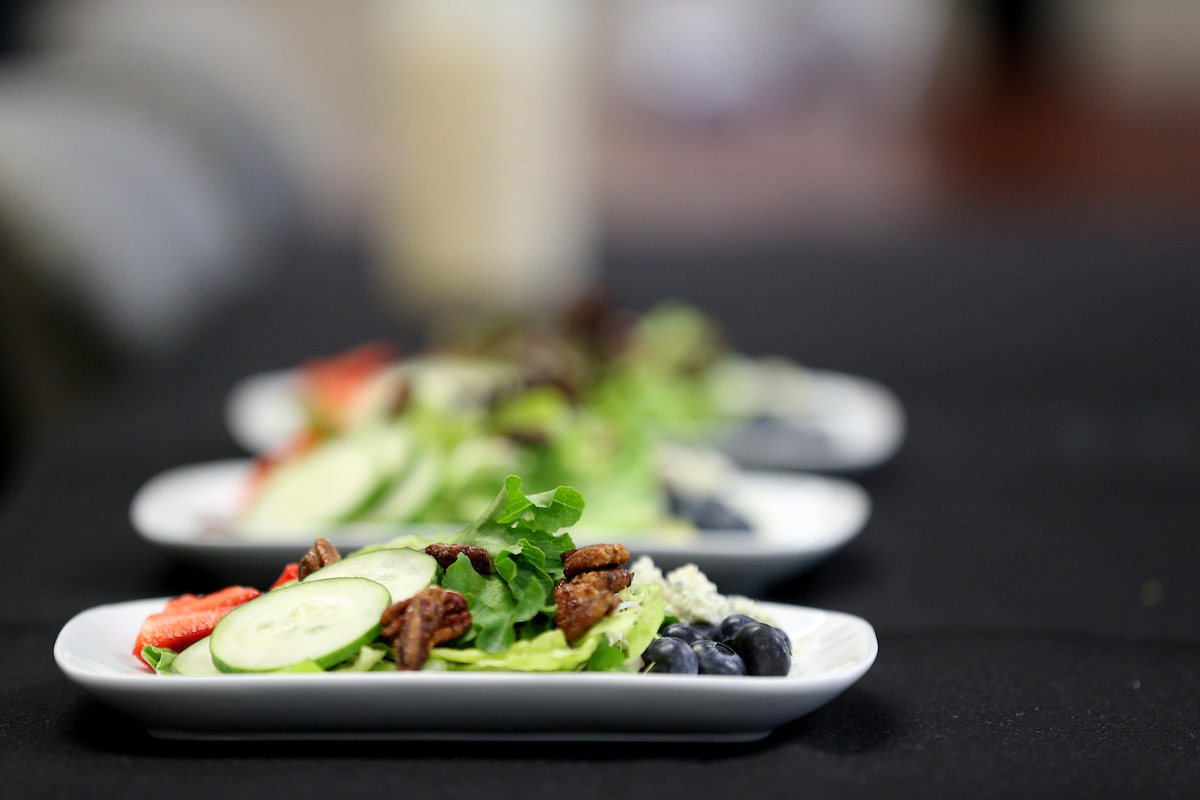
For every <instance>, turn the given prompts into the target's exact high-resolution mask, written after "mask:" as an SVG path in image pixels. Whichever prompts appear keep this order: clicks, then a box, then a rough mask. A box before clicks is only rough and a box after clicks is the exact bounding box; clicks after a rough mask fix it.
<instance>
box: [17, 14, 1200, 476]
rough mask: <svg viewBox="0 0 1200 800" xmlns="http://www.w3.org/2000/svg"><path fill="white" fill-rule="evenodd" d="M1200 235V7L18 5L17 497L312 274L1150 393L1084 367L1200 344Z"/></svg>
mask: <svg viewBox="0 0 1200 800" xmlns="http://www.w3.org/2000/svg"><path fill="white" fill-rule="evenodd" d="M1197 221H1200V4H1197V3H1195V2H1194V1H1193V0H613V1H612V2H593V1H592V0H506V2H504V3H500V2H488V1H487V0H339V2H320V1H319V0H73V1H71V2H50V1H48V0H2V1H0V469H2V471H3V475H4V477H5V478H11V476H12V475H13V472H14V470H15V469H16V467H17V466H18V465H20V464H21V463H22V459H23V458H24V454H26V453H29V452H30V451H31V449H33V448H35V447H36V444H37V443H38V442H39V441H41V440H42V439H43V438H45V437H47V436H54V435H56V431H61V430H62V429H63V426H64V425H68V424H69V421H70V420H71V419H72V416H73V415H74V414H77V413H78V412H79V411H80V410H81V409H86V408H87V407H88V406H89V405H90V404H92V403H95V402H98V401H100V400H102V399H103V398H104V397H105V393H106V392H107V391H109V387H112V386H114V385H118V384H119V383H120V381H121V380H122V379H123V378H124V377H125V376H128V375H130V374H136V373H143V374H144V373H147V372H148V373H151V374H152V373H153V370H154V369H156V365H162V364H169V363H171V362H172V360H173V359H175V358H177V357H178V355H179V354H180V353H181V352H185V351H188V349H189V348H193V349H194V348H196V347H197V346H198V345H197V343H198V342H200V341H202V340H203V339H204V338H205V337H207V336H210V335H211V334H212V332H213V331H214V330H217V329H219V328H220V326H221V325H222V319H223V318H224V315H227V314H231V313H237V312H236V310H237V309H238V308H243V309H244V308H245V306H244V303H245V302H246V298H248V297H258V298H260V300H259V302H260V303H262V300H261V298H262V297H263V294H262V293H263V292H264V291H269V289H270V287H278V286H284V285H287V284H288V283H289V281H291V280H292V277H291V276H292V273H293V272H294V271H297V270H300V269H301V267H300V266H298V265H301V264H303V265H304V267H303V270H306V272H304V273H303V274H304V275H309V276H311V275H312V274H313V273H314V271H315V272H316V273H319V274H320V275H321V276H322V277H320V278H319V279H318V280H317V281H316V284H314V285H323V284H322V283H321V282H322V281H323V282H324V283H326V284H328V283H330V282H336V281H338V280H339V277H338V276H339V275H341V274H343V273H346V274H348V275H349V274H351V272H353V275H354V276H356V277H353V278H349V277H348V278H347V280H356V281H358V280H361V281H362V283H363V285H364V287H366V288H365V290H364V291H363V293H362V294H363V296H364V297H365V298H367V299H366V301H365V302H367V303H370V304H372V308H371V311H370V313H371V314H374V315H377V316H378V318H379V319H384V320H388V321H390V323H394V324H395V325H396V326H397V327H398V328H403V329H418V328H421V327H423V326H426V325H429V324H431V323H432V322H434V321H436V320H439V319H444V318H446V317H447V316H451V317H453V316H455V315H470V314H477V313H479V312H481V311H498V312H505V313H517V314H547V313H553V312H555V311H558V310H561V309H562V308H564V307H565V306H566V305H567V304H569V303H570V301H571V300H572V298H574V297H577V296H578V295H579V294H580V293H582V292H584V291H586V290H588V289H589V288H591V287H594V286H596V285H598V284H615V285H617V286H618V288H622V287H624V288H625V289H626V290H627V291H628V292H630V293H632V294H633V295H638V293H639V292H640V293H641V296H635V297H633V300H634V302H643V303H644V302H649V301H650V300H651V299H653V297H652V296H654V295H664V294H683V295H685V296H687V297H688V299H691V300H693V301H696V302H698V303H700V304H701V305H702V306H704V307H707V308H710V309H712V310H714V312H715V313H716V314H717V315H718V317H719V318H721V319H722V320H723V321H725V322H726V324H727V325H728V326H729V327H730V328H731V329H732V330H733V332H734V333H735V334H736V336H735V337H734V338H735V340H736V343H737V344H740V345H742V346H743V348H744V349H746V350H749V351H751V352H762V351H771V350H775V351H779V350H785V351H788V354H790V355H794V356H796V357H798V358H800V359H801V360H808V359H809V358H810V357H811V358H813V359H814V360H818V361H824V362H825V363H823V364H822V365H823V366H829V367H835V368H844V369H847V370H849V371H862V372H866V373H869V374H874V375H876V376H877V377H882V378H884V379H885V380H887V381H889V382H891V383H893V384H894V385H897V388H899V389H900V390H901V394H902V395H903V394H904V388H905V385H906V384H908V385H913V384H915V383H918V382H925V383H926V384H930V383H932V384H936V383H937V382H938V381H943V382H945V383H946V388H947V390H948V391H952V390H955V389H957V390H958V391H968V390H971V391H977V392H995V391H1001V393H1002V391H1003V387H997V386H995V385H994V384H989V382H988V375H989V374H990V372H991V371H992V370H991V369H990V368H989V366H988V364H989V360H990V361H991V363H992V364H994V363H996V360H997V359H999V360H1001V361H1003V360H1004V359H1008V360H1009V361H1010V362H1015V361H1020V360H1022V359H1029V360H1030V361H1031V362H1036V364H1035V365H1034V367H1033V368H1032V369H1031V370H1028V371H1027V373H1028V374H1029V375H1030V378H1029V379H1030V380H1031V381H1035V382H1036V381H1041V382H1042V384H1044V386H1045V389H1046V391H1047V392H1053V390H1054V388H1055V386H1056V385H1058V384H1056V381H1061V382H1067V381H1083V382H1085V383H1087V382H1088V381H1091V383H1090V384H1088V385H1089V386H1091V387H1092V388H1093V389H1094V390H1095V391H1097V392H1108V391H1117V392H1120V391H1130V386H1134V387H1136V385H1137V371H1136V365H1137V363H1138V359H1139V357H1140V355H1141V354H1139V353H1138V352H1136V351H1135V350H1134V351H1131V350H1123V349H1122V348H1123V344H1122V340H1121V338H1120V336H1114V337H1113V340H1112V342H1111V349H1112V353H1113V359H1114V361H1112V362H1111V363H1105V364H1078V363H1072V361H1071V357H1072V354H1073V353H1075V352H1076V351H1077V350H1079V349H1080V347H1079V345H1080V341H1081V340H1083V339H1086V340H1087V341H1088V342H1089V343H1090V344H1094V343H1095V341H1096V337H1101V338H1103V337H1105V336H1107V335H1111V327H1112V326H1111V324H1110V323H1112V322H1113V320H1121V319H1124V318H1125V315H1126V313H1128V314H1136V315H1145V314H1156V313H1165V314H1167V316H1168V318H1169V322H1168V323H1167V326H1166V328H1164V330H1166V331H1168V332H1178V333H1180V334H1181V335H1182V336H1183V337H1184V339H1183V340H1182V341H1180V342H1179V346H1180V347H1181V348H1183V349H1184V351H1186V352H1187V353H1190V352H1191V349H1193V348H1194V346H1195V345H1194V335H1193V336H1192V337H1190V338H1188V337H1187V334H1188V333H1189V332H1190V331H1192V330H1193V327H1194V326H1192V324H1191V322H1190V320H1191V319H1192V310H1193V309H1194V302H1193V301H1194V300H1195V299H1196V298H1197V296H1198V295H1197V294H1196V293H1195V292H1194V291H1193V290H1194V289H1195V287H1196V275H1195V272H1196V271H1195V269H1194V267H1195V261H1194V255H1195V253H1196V252H1197V248H1196V231H1197ZM1064 241H1069V242H1070V243H1071V246H1070V248H1069V250H1070V254H1069V255H1063V256H1062V258H1059V254H1061V253H1062V252H1063V251H1064V250H1065V249H1066V248H1064V245H1063V242H1064ZM1114 248H1116V251H1118V252H1119V253H1120V254H1121V255H1120V256H1119V257H1117V258H1118V260H1117V261H1114V260H1113V259H1114V256H1113V255H1112V253H1113V252H1114ZM647 254H650V255H647ZM1030 259H1033V260H1034V263H1035V264H1041V265H1042V266H1041V267H1038V266H1035V267H1033V268H1032V269H1031V268H1029V263H1030ZM1018 262H1019V263H1021V264H1022V265H1024V267H1025V271H1024V272H1022V277H1021V278H1020V280H1013V281H1006V280H1005V277H1004V275H1005V271H1006V270H1007V269H1009V268H1010V266H1011V265H1012V264H1014V263H1018ZM1114 263H1119V266H1117V267H1114V266H1113V264H1114ZM1164 263H1165V264H1166V266H1163V264H1164ZM349 264H352V265H355V266H353V267H349V266H347V265H349ZM647 264H651V265H654V266H653V268H654V269H655V270H657V272H656V274H653V275H648V274H643V272H644V271H645V270H647V269H649V267H647V266H646V265H647ZM747 264H749V265H750V266H749V267H746V266H745V265H747ZM353 270H357V272H354V271H353ZM1114 270H1116V272H1115V273H1114ZM1156 275H1158V276H1161V277H1162V280H1161V281H1160V280H1157V279H1156V277H1155V276H1156ZM1031 276H1032V277H1031ZM1093 276H1095V279H1096V280H1105V281H1107V282H1108V284H1109V285H1110V286H1116V287H1118V289H1120V287H1122V286H1128V288H1129V290H1130V292H1129V293H1130V296H1131V297H1134V300H1133V301H1131V305H1130V306H1129V308H1118V307H1111V308H1110V307H1106V308H1105V313H1106V316H1105V318H1104V319H1103V320H1102V321H1100V322H1095V321H1093V320H1091V319H1090V317H1089V315H1090V312H1091V310H1092V309H1090V308H1089V307H1088V306H1087V305H1086V304H1085V303H1083V301H1081V300H1080V299H1079V298H1080V297H1081V296H1084V297H1086V295H1087V290H1088V285H1089V281H1090V280H1092V278H1093ZM748 284H749V287H748V286H747V285H748ZM900 285H903V286H905V287H907V288H906V289H905V292H906V293H907V294H905V292H902V293H901V294H903V295H904V296H906V297H910V298H911V297H917V298H921V299H922V300H921V302H918V303H916V304H914V305H912V306H909V307H897V306H896V305H895V304H894V303H892V304H889V302H888V297H889V296H893V295H892V291H891V289H892V287H896V286H900ZM264 287H267V288H266V289H264ZM756 287H757V288H756ZM922 287H924V288H922ZM1180 287H1183V288H1184V289H1186V290H1187V291H1185V292H1184V293H1183V294H1180V292H1178V291H1177V289H1179V288H1180ZM1017 292H1020V293H1027V292H1045V293H1046V294H1045V296H1046V309H1045V312H1044V316H1041V317H1039V318H1037V319H1032V320H1028V319H1005V318H1004V315H1003V313H1002V309H1003V308H1004V306H1005V300H1004V296H1005V293H1017ZM1189 292H1191V293H1189ZM256 293H258V294H256ZM1120 293H1121V292H1120V291H1118V292H1117V294H1120ZM860 296H861V297H863V298H870V300H869V302H868V301H860V300H859V297H860ZM827 301H832V302H827ZM767 302H770V303H774V304H775V306H776V309H775V317H773V318H780V317H786V316H787V315H788V306H789V304H794V305H795V308H796V314H797V315H798V316H802V317H803V319H804V322H803V324H801V325H799V327H797V328H795V329H793V330H792V331H791V333H792V334H793V335H802V338H803V339H804V340H803V341H789V342H787V343H783V344H781V343H779V342H778V341H777V339H778V331H777V330H776V329H774V328H772V327H771V326H769V325H767V324H766V323H762V324H757V323H756V322H755V320H754V319H745V320H743V321H741V322H738V321H736V316H737V315H738V314H742V315H745V314H746V312H747V311H750V310H753V308H754V307H755V305H756V304H760V303H767ZM239 304H243V305H239ZM1160 304H1163V305H1165V308H1158V306H1159V305H1160ZM1029 305H1030V304H1029V303H1028V302H1026V303H1025V304H1024V306H1025V307H1029ZM1035 305H1036V304H1035ZM260 307H264V308H265V307H267V306H266V304H265V303H262V305H261V306H260ZM985 308H986V309H987V310H988V313H987V314H981V315H978V316H976V315H974V314H973V311H972V309H985ZM343 310H344V312H345V313H346V314H347V316H348V317H353V316H354V314H355V312H354V310H353V309H343ZM243 313H244V312H243ZM928 315H941V321H942V323H945V324H942V325H941V326H931V327H928V328H922V327H921V325H920V319H921V318H922V317H923V316H928ZM947 315H949V316H947ZM1062 315H1066V318H1067V322H1066V323H1064V322H1062V321H1061V320H1059V321H1054V320H1056V319H1057V318H1058V317H1060V316H1062ZM868 318H870V320H871V323H872V324H871V325H864V324H863V322H864V320H867V319H868ZM956 320H957V321H956ZM1075 323H1078V325H1077V326H1074V325H1075ZM296 324H297V326H298V327H301V328H302V327H303V326H304V324H305V321H304V320H302V319H298V320H297V321H296ZM955 325H961V328H962V329H963V330H964V331H965V332H966V334H967V335H965V336H964V339H963V340H962V341H957V342H956V341H949V340H947V337H945V336H944V332H945V330H946V329H947V326H948V327H949V328H953V327H954V326H955ZM1129 325H1130V326H1131V327H1132V328H1136V326H1137V323H1136V322H1130V323H1129ZM1073 326H1074V327H1073ZM346 330H347V331H357V330H358V329H357V328H355V326H354V325H348V326H347V328H346ZM866 331H872V332H873V333H871V335H872V336H874V337H878V335H879V333H880V331H883V332H885V333H890V334H894V335H888V336H885V337H879V338H878V339H876V340H873V341H864V339H863V337H864V336H866V335H867V334H866V333H865V332H866ZM934 331H937V332H939V333H938V335H939V337H940V338H938V339H937V340H936V341H934V340H933V339H932V336H933V335H934V334H933V332H934ZM368 332H373V331H368ZM1072 336H1075V337H1078V339H1073V338H1072ZM993 339H994V340H996V341H1004V342H1006V343H1007V344H1005V345H1004V346H1003V347H1001V346H999V345H997V346H996V347H995V348H993V350H992V351H991V352H982V353H979V352H969V351H967V350H966V348H967V346H968V345H967V344H964V342H967V343H974V344H977V343H978V342H980V341H985V340H986V341H990V340H993ZM1051 339H1053V340H1054V343H1051V342H1050V340H1051ZM323 344H325V342H323V341H322V342H318V341H317V340H315V339H312V338H311V337H310V338H305V335H304V333H303V332H299V333H298V334H297V346H296V351H295V353H294V355H295V357H297V358H299V357H303V356H304V355H316V354H317V353H316V352H307V353H305V352H304V351H303V348H304V347H309V346H321V345H323ZM329 344H330V345H332V344H333V343H332V342H330V343H329ZM340 344H341V345H347V346H348V345H350V344H354V342H353V341H345V342H342V343H340ZM1048 352H1049V355H1047V353H1048ZM838 358H843V359H847V360H848V361H849V362H851V363H834V362H835V361H836V360H837V359H838ZM1039 359H1040V360H1039ZM264 360H265V359H264ZM855 360H857V363H854V362H855ZM1189 360H1190V356H1189V357H1187V358H1184V357H1181V362H1180V363H1181V364H1183V365H1186V364H1187V363H1188V362H1189ZM247 363H248V362H247ZM284 365H285V364H271V363H261V364H258V365H257V366H259V367H260V368H266V367H270V366H284ZM1037 365H1040V367H1038V366H1037ZM889 370H891V372H890V373H889ZM1039 370H1040V371H1039ZM881 372H882V373H883V374H880V373H881ZM1193 372H1194V370H1193ZM948 373H949V374H950V377H949V378H948V377H947V375H948ZM1185 384H1186V386H1189V387H1190V386H1193V384H1192V383H1187V382H1186V381H1185ZM964 387H973V388H972V389H964ZM1140 388H1141V389H1146V388H1147V387H1145V386H1144V385H1143V386H1141V387H1140ZM1153 388H1154V387H1151V389H1153ZM1169 388H1170V387H1166V389H1164V388H1163V387H1161V386H1160V387H1158V389H1162V390H1163V391H1167V389H1169ZM1160 427H1161V426H1160ZM1168 428H1170V430H1169V431H1167V433H1166V434H1164V436H1165V437H1166V439H1170V440H1172V441H1175V442H1178V441H1179V436H1178V435H1177V434H1178V433H1179V431H1181V430H1183V431H1184V433H1188V432H1189V431H1190V433H1188V435H1193V436H1194V435H1195V434H1196V430H1195V426H1194V425H1193V426H1192V427H1191V428H1187V427H1186V426H1184V427H1183V428H1181V427H1180V426H1179V425H1175V426H1174V427H1171V426H1168ZM1160 438H1161V437H1160Z"/></svg>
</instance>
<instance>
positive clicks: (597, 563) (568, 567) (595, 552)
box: [562, 544, 629, 578]
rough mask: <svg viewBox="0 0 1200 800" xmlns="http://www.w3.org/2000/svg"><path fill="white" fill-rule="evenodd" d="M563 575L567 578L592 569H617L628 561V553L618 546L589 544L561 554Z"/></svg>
mask: <svg viewBox="0 0 1200 800" xmlns="http://www.w3.org/2000/svg"><path fill="white" fill-rule="evenodd" d="M562 559H563V574H564V575H566V576H567V577H568V578H571V577H574V576H575V575H578V574H579V573H581V572H590V571H591V570H594V569H605V568H607V567H619V566H621V565H622V564H624V563H625V562H626V561H628V560H629V551H628V550H626V549H625V548H624V547H623V546H622V545H619V544H589V545H588V546H587V547H580V548H579V549H578V550H568V551H567V552H565V553H563V557H562Z"/></svg>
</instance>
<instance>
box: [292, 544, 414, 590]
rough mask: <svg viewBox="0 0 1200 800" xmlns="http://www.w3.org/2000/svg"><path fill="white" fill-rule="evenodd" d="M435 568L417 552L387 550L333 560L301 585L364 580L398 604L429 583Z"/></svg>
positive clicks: (398, 548) (390, 548) (395, 549)
mask: <svg viewBox="0 0 1200 800" xmlns="http://www.w3.org/2000/svg"><path fill="white" fill-rule="evenodd" d="M437 568H438V563H437V560H436V559H435V558H434V557H433V556H431V555H426V554H425V553H422V552H421V551H420V550H409V549H407V548H402V547H388V548H383V549H382V550H370V551H368V552H366V553H359V554H358V555H353V556H350V557H349V558H343V559H342V560H341V561H335V562H333V563H332V564H330V565H329V566H327V567H321V568H320V569H319V570H317V571H316V572H314V573H313V574H311V575H309V576H308V577H307V578H305V579H304V583H309V582H310V581H320V580H328V579H330V578H366V579H368V580H372V581H375V582H376V583H379V584H382V585H383V586H384V587H385V588H386V589H387V590H388V593H389V594H390V595H391V596H392V602H393V603H398V602H400V601H401V600H407V599H408V598H410V597H412V596H413V595H414V594H416V593H417V592H419V591H421V590H422V589H424V588H425V587H426V586H428V585H429V584H431V583H433V579H434V578H435V577H437Z"/></svg>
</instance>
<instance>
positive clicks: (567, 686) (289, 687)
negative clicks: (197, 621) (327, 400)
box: [54, 598, 879, 741]
mask: <svg viewBox="0 0 1200 800" xmlns="http://www.w3.org/2000/svg"><path fill="white" fill-rule="evenodd" d="M165 602H166V598H157V599H153V600H137V601H133V602H128V603H116V604H112V605H104V606H97V607H96V608H92V609H89V610H87V611H84V612H82V613H80V614H78V615H76V616H75V617H74V618H73V619H72V620H71V621H70V622H68V623H67V624H66V626H64V627H63V629H62V631H61V632H60V633H59V635H58V640H57V641H56V642H55V644H54V658H55V661H57V663H58V666H59V668H60V669H62V671H63V672H64V673H65V674H66V676H67V677H68V678H69V679H70V680H71V681H72V682H74V683H75V684H77V685H78V686H80V687H81V688H83V689H84V691H86V692H87V693H88V694H90V695H92V696H93V697H95V698H96V699H98V700H100V701H101V702H103V703H105V704H107V705H109V706H112V707H113V708H115V709H117V710H118V711H121V712H123V713H125V714H128V715H129V716H131V717H133V718H135V719H137V720H138V721H140V722H142V723H143V724H144V725H145V726H146V727H147V728H148V729H149V730H150V732H151V733H152V734H153V735H155V736H160V737H164V738H186V739H342V738H349V739H375V738H390V739H427V740H435V739H514V740H522V739H530V740H612V741H652V740H666V741H752V740H755V739H760V738H762V737H764V736H766V735H768V734H769V733H770V732H771V731H772V730H773V729H774V728H776V727H778V726H779V725H782V724H784V723H786V722H789V721H791V720H793V719H796V718H797V717H800V716H802V715H804V714H807V713H808V712H810V711H812V710H813V709H815V708H818V707H819V706H821V705H824V704H825V703H827V702H829V701H830V700H832V699H833V698H834V697H836V696H837V695H838V694H840V693H841V692H842V691H844V690H845V689H846V688H847V687H849V686H850V685H851V684H853V683H854V682H855V681H857V680H858V679H859V678H860V677H862V675H863V674H864V673H865V672H866V671H867V670H868V669H869V668H870V666H871V664H872V663H874V661H875V656H876V654H877V652H878V649H879V648H878V644H877V642H876V639H875V631H874V630H873V629H872V628H871V626H870V625H869V624H868V623H867V622H865V621H864V620H862V619H859V618H858V617H853V616H850V615H848V614H840V613H837V612H833V611H820V610H817V609H812V608H803V607H800V606H790V605H781V604H776V603H764V604H763V605H764V607H765V608H766V610H767V612H768V613H769V614H770V615H771V617H772V618H773V621H774V622H775V623H777V624H778V626H779V627H781V628H783V629H784V630H785V631H787V633H788V635H789V636H790V637H791V639H792V642H793V646H794V650H795V655H794V658H793V663H792V671H791V674H790V675H788V676H787V677H781V678H762V677H729V676H721V675H662V674H655V675H647V674H638V675H631V674H621V673H596V672H567V673H546V674H523V673H511V672H415V673H412V672H395V673H387V672H371V673H349V672H342V673H324V674H319V675H318V674H307V675H306V674H290V675H224V676H220V677H207V678H195V677H183V676H168V675H154V674H152V673H150V672H149V671H147V670H146V668H145V667H143V666H141V664H140V662H138V661H137V660H136V659H135V658H134V657H133V654H132V648H133V642H134V639H135V638H136V636H137V632H138V629H139V627H140V626H141V623H142V621H143V620H144V619H145V618H146V617H147V616H148V615H150V614H153V613H156V612H158V611H160V610H161V609H162V607H163V605H164V603H165Z"/></svg>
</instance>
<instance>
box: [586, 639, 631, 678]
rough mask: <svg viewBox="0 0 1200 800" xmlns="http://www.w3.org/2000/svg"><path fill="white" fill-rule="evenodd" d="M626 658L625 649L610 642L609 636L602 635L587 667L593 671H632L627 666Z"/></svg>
mask: <svg viewBox="0 0 1200 800" xmlns="http://www.w3.org/2000/svg"><path fill="white" fill-rule="evenodd" d="M625 658H626V656H625V651H624V650H622V649H621V648H620V647H619V646H618V645H615V644H613V643H612V642H610V641H609V640H608V637H607V636H601V637H600V641H599V642H598V643H597V645H596V650H595V651H594V652H593V653H592V657H591V658H589V659H588V663H587V667H586V669H587V670H588V671H591V672H630V671H631V670H630V669H629V667H627V666H625Z"/></svg>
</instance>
